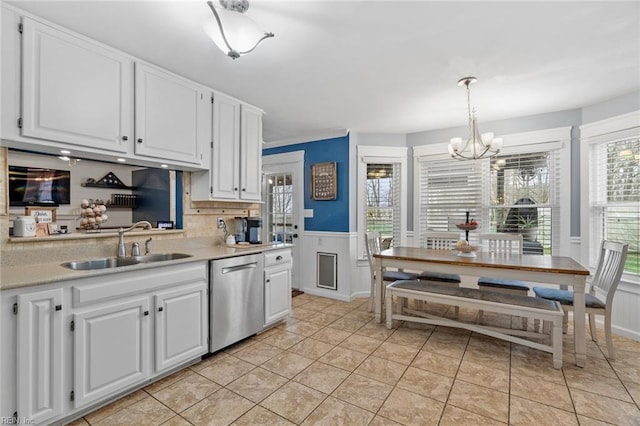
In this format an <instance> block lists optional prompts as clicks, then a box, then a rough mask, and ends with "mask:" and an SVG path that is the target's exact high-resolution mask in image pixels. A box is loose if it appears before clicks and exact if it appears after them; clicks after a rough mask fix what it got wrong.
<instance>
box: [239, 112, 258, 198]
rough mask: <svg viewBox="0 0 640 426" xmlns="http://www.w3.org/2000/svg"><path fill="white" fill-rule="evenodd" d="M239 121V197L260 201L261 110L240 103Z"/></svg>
mask: <svg viewBox="0 0 640 426" xmlns="http://www.w3.org/2000/svg"><path fill="white" fill-rule="evenodd" d="M240 123H241V125H242V127H241V130H240V158H241V163H240V198H241V199H243V200H252V201H261V197H262V191H261V188H262V111H260V110H258V109H256V108H251V107H248V106H246V105H242V115H241V119H240Z"/></svg>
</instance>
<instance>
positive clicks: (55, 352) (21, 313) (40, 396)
mask: <svg viewBox="0 0 640 426" xmlns="http://www.w3.org/2000/svg"><path fill="white" fill-rule="evenodd" d="M62 322H63V315H62V289H54V290H48V291H39V292H36V293H29V294H24V295H19V296H18V330H17V333H18V356H17V360H18V365H17V372H18V378H17V379H18V381H17V385H18V395H17V396H18V416H19V418H26V419H32V420H33V422H34V423H36V424H41V423H47V420H48V419H51V418H54V417H56V416H58V415H60V414H61V413H62Z"/></svg>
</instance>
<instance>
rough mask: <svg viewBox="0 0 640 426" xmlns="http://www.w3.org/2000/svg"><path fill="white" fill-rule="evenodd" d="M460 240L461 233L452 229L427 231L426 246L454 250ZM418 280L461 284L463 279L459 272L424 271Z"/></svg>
mask: <svg viewBox="0 0 640 426" xmlns="http://www.w3.org/2000/svg"><path fill="white" fill-rule="evenodd" d="M459 240H460V234H459V233H458V232H452V231H427V232H426V233H425V247H426V248H430V249H438V250H453V249H454V247H455V246H456V243H457V242H458V241H459ZM418 280H420V281H424V282H432V283H436V284H455V285H456V286H457V285H459V284H460V283H461V282H462V281H461V279H460V275H458V274H445V273H441V272H431V271H423V272H421V273H420V274H418Z"/></svg>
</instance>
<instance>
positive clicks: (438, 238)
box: [425, 231, 460, 250]
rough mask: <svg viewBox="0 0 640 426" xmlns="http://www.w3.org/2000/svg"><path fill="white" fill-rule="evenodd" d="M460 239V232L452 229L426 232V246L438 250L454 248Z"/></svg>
mask: <svg viewBox="0 0 640 426" xmlns="http://www.w3.org/2000/svg"><path fill="white" fill-rule="evenodd" d="M459 240H460V234H459V233H458V232H451V231H442V232H436V231H427V232H426V233H425V241H426V247H427V248H430V249H438V250H452V249H453V248H454V247H455V245H456V243H457V242H458V241H459Z"/></svg>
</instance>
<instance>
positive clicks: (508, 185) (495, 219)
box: [489, 151, 559, 254]
mask: <svg viewBox="0 0 640 426" xmlns="http://www.w3.org/2000/svg"><path fill="white" fill-rule="evenodd" d="M554 160H555V156H554V153H553V152H552V151H542V152H530V153H521V154H512V155H500V156H495V157H492V158H491V162H490V163H491V179H490V181H491V195H490V203H489V228H490V229H489V232H506V233H517V234H522V238H523V252H524V253H525V254H551V248H552V230H553V211H554V210H557V209H558V207H557V206H554V204H555V203H553V200H554V199H555V198H556V197H554V196H553V195H554V192H555V191H554V186H553V184H554V183H559V179H553V177H554V176H555V175H557V173H555V172H556V170H554V165H555V167H558V162H556V161H554Z"/></svg>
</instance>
